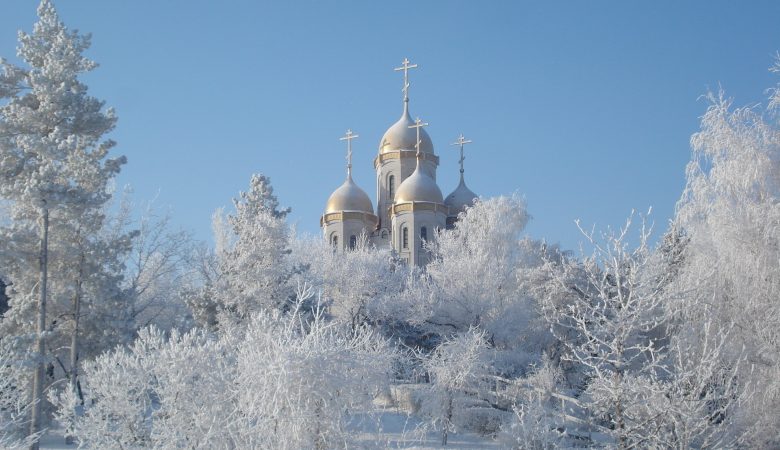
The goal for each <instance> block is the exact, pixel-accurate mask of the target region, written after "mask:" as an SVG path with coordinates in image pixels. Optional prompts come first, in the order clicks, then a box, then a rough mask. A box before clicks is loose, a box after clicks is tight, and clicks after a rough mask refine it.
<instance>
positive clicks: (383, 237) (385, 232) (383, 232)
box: [382, 230, 387, 239]
mask: <svg viewBox="0 0 780 450" xmlns="http://www.w3.org/2000/svg"><path fill="white" fill-rule="evenodd" d="M382 239H387V230H382Z"/></svg>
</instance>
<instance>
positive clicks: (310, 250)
mask: <svg viewBox="0 0 780 450" xmlns="http://www.w3.org/2000/svg"><path fill="white" fill-rule="evenodd" d="M294 245H295V247H294V249H293V258H294V259H295V261H296V265H298V266H300V267H306V268H307V270H306V271H305V273H304V274H303V278H304V279H305V280H306V281H307V282H309V283H312V284H313V285H314V286H316V287H318V288H320V289H321V290H322V296H323V298H324V299H325V301H326V302H327V304H328V313H329V314H330V315H331V316H332V317H333V320H335V321H336V322H338V323H341V324H344V325H346V326H349V327H351V328H358V327H361V326H363V325H366V324H373V325H377V326H380V327H381V326H382V322H383V321H384V319H386V318H387V316H386V315H385V312H386V311H385V307H386V306H389V304H390V303H392V302H393V300H394V294H396V293H398V292H399V291H400V290H401V289H402V287H403V286H404V284H405V283H404V282H405V277H406V275H407V273H408V271H407V270H406V267H405V266H404V265H403V264H401V263H400V261H399V260H398V259H397V258H394V257H393V254H392V252H391V250H390V249H377V248H376V247H374V246H372V245H371V244H370V243H369V241H368V238H367V236H365V235H363V236H361V237H360V239H358V241H357V244H356V245H355V248H354V249H351V250H348V251H344V252H334V251H333V247H332V246H330V245H328V244H327V243H326V242H324V241H323V240H322V239H321V238H320V237H319V236H318V237H316V238H311V239H297V242H295V243H294Z"/></svg>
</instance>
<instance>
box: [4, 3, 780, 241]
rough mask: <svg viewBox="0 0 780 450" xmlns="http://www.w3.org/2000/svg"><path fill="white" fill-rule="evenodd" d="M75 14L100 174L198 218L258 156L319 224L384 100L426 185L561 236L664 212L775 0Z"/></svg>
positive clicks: (12, 30) (748, 84)
mask: <svg viewBox="0 0 780 450" xmlns="http://www.w3.org/2000/svg"><path fill="white" fill-rule="evenodd" d="M55 4H56V6H57V8H58V10H59V12H60V15H61V17H62V18H63V20H64V21H65V23H66V24H67V25H68V26H69V27H71V28H77V29H79V30H82V31H87V32H91V33H92V34H93V46H92V48H91V49H90V50H89V53H88V55H89V56H90V57H92V58H93V59H94V60H96V61H97V62H98V63H99V64H100V68H98V69H97V70H96V71H94V72H93V73H91V74H89V75H88V76H87V77H86V78H85V81H86V82H87V83H88V85H89V86H90V91H91V93H92V94H93V95H95V96H97V97H99V98H101V99H103V100H105V101H106V102H107V104H108V105H110V106H113V107H115V108H116V110H117V112H118V115H119V119H120V120H119V125H118V127H117V129H116V131H115V132H114V133H113V134H112V137H113V138H114V139H116V140H117V141H118V142H119V146H118V147H117V149H116V150H117V152H121V153H123V154H125V155H127V157H128V159H129V163H128V165H127V166H125V168H124V170H123V173H122V175H121V176H120V178H119V183H120V184H130V185H132V186H133V189H134V191H135V198H136V200H138V201H144V200H149V199H152V198H156V199H157V200H156V202H157V204H158V205H160V206H170V207H171V209H172V211H173V214H174V217H175V223H176V224H177V225H180V226H182V227H184V228H187V229H191V230H192V231H194V232H195V235H196V236H197V237H198V238H200V239H204V240H210V238H211V234H210V216H211V214H212V213H213V211H214V210H215V209H216V208H218V207H220V206H229V205H230V200H231V198H233V197H235V196H237V194H238V191H240V190H244V189H246V186H247V184H248V181H249V178H250V175H251V174H252V173H253V172H263V173H265V174H266V175H268V176H270V177H271V179H272V182H273V185H274V187H275V189H276V192H277V194H278V195H279V198H280V201H281V202H282V204H284V205H287V206H291V207H292V208H293V213H292V215H291V219H292V221H293V222H295V223H297V227H298V229H299V230H300V231H302V232H310V233H318V232H319V228H318V227H319V224H318V219H319V215H320V214H321V213H322V208H323V207H324V204H325V201H326V200H327V197H328V195H329V194H330V192H332V191H333V190H334V189H335V188H336V187H338V186H339V185H340V184H341V182H342V181H343V178H344V150H345V149H344V145H343V143H342V142H340V141H339V140H338V138H339V137H340V136H342V135H343V133H344V131H345V130H346V129H347V128H351V129H352V130H354V131H355V132H356V133H358V134H359V135H360V138H359V139H357V140H356V141H355V142H354V151H355V156H354V178H355V181H356V182H357V183H358V184H359V185H360V186H361V187H363V189H365V190H366V191H367V192H368V193H369V196H370V197H372V200H373V198H374V192H375V179H374V177H375V173H374V171H373V166H372V159H373V157H374V156H375V154H376V152H377V147H378V144H379V140H380V138H381V136H382V134H383V133H384V131H385V129H387V127H389V126H390V125H391V124H392V123H393V122H395V121H396V119H397V118H398V116H399V115H400V113H401V109H402V93H401V91H400V89H401V86H402V78H401V76H400V74H399V73H397V72H394V71H393V68H394V67H397V66H398V65H399V64H400V62H401V60H402V59H403V58H404V57H408V58H409V59H410V60H411V61H412V62H413V63H417V64H419V66H420V68H419V69H417V70H414V71H412V72H410V78H411V83H412V86H411V90H410V97H411V103H410V106H411V112H412V114H413V115H419V116H420V117H421V118H423V119H424V120H425V121H427V122H429V123H430V126H429V127H428V129H427V130H428V132H429V134H430V135H431V138H432V139H433V143H434V147H435V150H436V153H437V154H438V155H440V157H441V165H440V167H439V170H438V180H439V186H440V187H441V188H442V191H443V192H444V195H447V194H448V193H449V192H450V191H452V189H454V188H455V186H456V184H457V177H458V168H457V150H456V148H455V147H451V146H450V145H449V144H450V143H451V142H453V141H454V140H455V139H456V137H457V136H458V134H459V133H463V134H465V135H466V137H467V138H470V139H472V140H473V141H474V143H473V144H472V145H470V146H468V147H467V155H466V156H467V159H466V177H467V183H468V185H469V187H470V188H471V189H472V190H474V191H475V192H477V193H479V194H481V195H483V196H495V195H500V194H511V193H513V192H518V193H520V194H522V195H524V196H525V197H526V200H527V203H528V208H529V211H530V213H531V215H532V216H533V217H534V218H533V220H532V222H531V223H530V224H529V227H528V229H527V231H528V234H529V235H531V236H533V237H536V238H546V239H547V240H548V241H551V242H560V243H561V244H562V245H563V246H564V247H566V248H574V247H576V246H577V243H578V242H579V241H580V236H579V234H578V231H577V230H576V228H575V226H574V223H573V222H574V220H575V219H577V218H579V219H581V221H582V223H583V224H584V225H585V226H587V227H590V226H591V225H593V224H595V225H596V227H604V226H607V225H613V226H614V225H619V224H621V223H622V222H623V220H624V218H625V217H626V215H627V214H628V213H629V212H630V211H631V210H632V209H637V210H641V211H644V210H646V209H647V208H648V207H650V206H652V207H653V210H654V213H653V218H654V220H655V222H656V226H657V227H658V228H664V227H665V226H666V222H667V220H668V219H669V218H670V217H671V215H672V213H673V210H674V203H675V202H676V200H677V199H678V198H679V195H680V192H681V190H682V187H683V185H684V169H685V164H686V162H687V161H688V158H689V155H690V149H689V138H690V135H691V134H692V133H694V132H695V131H696V130H697V129H698V118H699V116H700V115H701V114H702V113H703V112H704V110H705V108H706V106H707V105H706V102H704V101H703V100H701V99H700V96H701V95H702V94H704V93H706V92H707V90H708V89H715V90H717V89H718V88H719V86H722V87H723V89H725V90H726V92H727V94H728V95H729V96H732V97H734V98H735V101H736V103H737V104H752V103H756V102H764V99H765V96H766V94H765V90H766V88H769V87H771V86H773V85H774V84H775V83H776V82H777V81H778V79H777V78H776V76H775V75H774V74H770V73H769V72H768V70H767V68H768V67H769V66H770V65H771V64H772V61H773V58H774V55H775V53H776V51H777V50H780V28H778V27H777V26H776V23H777V18H778V17H780V2H777V1H765V2H761V1H755V2H733V1H729V2H727V1H708V2H703V1H701V2H680V1H661V2H617V1H614V2H520V1H517V2H509V1H506V2H478V1H471V2H465V1H446V2H445V1H426V2H406V1H395V2H367V1H351V2H322V1H320V2H316V1H285V2H275V3H267V2H257V1H244V0H241V1H238V0H237V1H229V2H218V1H195V0H192V1H187V2H185V1H164V2H163V1H152V0H136V1H132V2H128V1H118V0H114V1H109V0H59V1H56V0H55ZM36 5H37V1H34V0H2V6H0V56H4V57H6V58H11V59H13V58H12V57H13V56H14V54H15V47H16V30H18V29H24V30H27V31H29V30H31V29H32V24H33V23H34V21H35V7H36Z"/></svg>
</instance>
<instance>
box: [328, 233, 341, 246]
mask: <svg viewBox="0 0 780 450" xmlns="http://www.w3.org/2000/svg"><path fill="white" fill-rule="evenodd" d="M330 243H331V244H333V246H334V247H338V246H339V237H338V235H335V234H334V235H333V238H332V239H331V240H330Z"/></svg>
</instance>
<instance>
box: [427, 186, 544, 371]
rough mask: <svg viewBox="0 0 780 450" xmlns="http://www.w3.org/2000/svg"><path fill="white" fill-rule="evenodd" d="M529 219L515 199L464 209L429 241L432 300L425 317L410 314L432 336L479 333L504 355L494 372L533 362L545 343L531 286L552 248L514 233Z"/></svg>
mask: <svg viewBox="0 0 780 450" xmlns="http://www.w3.org/2000/svg"><path fill="white" fill-rule="evenodd" d="M528 220H529V215H528V213H527V212H526V208H525V202H524V201H523V200H522V199H521V198H519V197H517V196H512V197H496V198H491V199H487V200H482V201H478V202H476V204H475V205H474V206H473V207H470V208H468V209H467V210H466V211H465V213H463V214H461V217H460V218H459V220H458V222H457V223H456V224H455V228H454V229H452V230H446V231H443V232H441V233H439V235H438V236H437V239H435V240H433V241H432V243H431V255H432V262H431V263H430V264H429V265H428V266H427V268H426V277H428V278H429V279H430V281H431V285H432V287H431V289H432V292H431V294H430V297H429V298H430V300H431V301H430V302H429V303H428V304H427V305H426V306H427V308H428V311H426V312H427V314H420V313H417V315H418V317H420V318H422V319H424V322H423V325H425V326H426V327H427V328H428V329H429V330H431V331H433V332H436V333H437V334H439V335H443V336H446V335H448V334H451V333H455V332H461V333H462V332H464V331H466V330H468V329H469V328H470V327H479V328H480V329H482V330H484V331H485V332H486V333H487V339H488V341H489V342H490V344H491V346H492V347H494V348H495V349H497V350H498V351H504V352H505V354H504V357H505V358H498V359H497V360H496V363H497V364H499V365H500V366H502V368H501V369H500V370H501V371H502V372H503V371H506V372H509V373H513V374H514V372H518V371H520V372H522V371H523V370H524V367H529V366H530V365H531V364H534V363H535V362H537V361H538V360H539V358H540V357H541V355H542V353H543V352H544V351H545V349H546V347H547V346H548V345H550V343H551V341H552V339H551V336H550V335H549V333H548V331H547V325H546V322H545V321H544V319H543V317H541V314H540V309H539V304H538V300H537V292H535V286H536V285H538V284H539V283H540V277H543V276H544V273H543V270H542V267H543V265H544V258H543V256H544V255H548V254H550V255H551V254H553V253H555V249H554V247H547V246H545V245H543V244H542V243H541V242H537V241H534V240H531V239H529V238H521V234H522V232H523V229H524V228H525V225H526V224H527V222H528Z"/></svg>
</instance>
